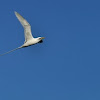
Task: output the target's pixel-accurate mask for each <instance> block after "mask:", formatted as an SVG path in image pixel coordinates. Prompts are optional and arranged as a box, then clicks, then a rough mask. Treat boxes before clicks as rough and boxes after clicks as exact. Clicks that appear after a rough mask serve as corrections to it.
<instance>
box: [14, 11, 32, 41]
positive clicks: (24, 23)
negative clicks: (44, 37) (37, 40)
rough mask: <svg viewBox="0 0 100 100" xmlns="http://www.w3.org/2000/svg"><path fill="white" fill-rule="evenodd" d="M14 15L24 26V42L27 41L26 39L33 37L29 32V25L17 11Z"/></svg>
mask: <svg viewBox="0 0 100 100" xmlns="http://www.w3.org/2000/svg"><path fill="white" fill-rule="evenodd" d="M15 15H16V17H17V18H18V20H19V21H20V23H21V24H22V26H23V27H24V35H25V42H27V41H28V40H30V39H32V38H33V36H32V33H31V26H30V24H29V23H28V22H27V21H26V20H25V19H24V18H23V17H22V16H21V15H20V14H19V13H17V12H15Z"/></svg>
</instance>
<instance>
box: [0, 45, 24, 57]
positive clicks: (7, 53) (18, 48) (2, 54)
mask: <svg viewBox="0 0 100 100" xmlns="http://www.w3.org/2000/svg"><path fill="white" fill-rule="evenodd" d="M22 47H23V46H20V47H18V48H16V49H13V50H10V51H8V52H6V53H3V54H1V55H0V56H3V55H5V54H8V53H10V52H13V51H15V50H17V49H21V48H22Z"/></svg>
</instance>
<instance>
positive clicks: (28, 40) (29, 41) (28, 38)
mask: <svg viewBox="0 0 100 100" xmlns="http://www.w3.org/2000/svg"><path fill="white" fill-rule="evenodd" d="M15 15H16V17H17V18H18V20H19V21H20V23H21V25H22V26H23V28H24V36H25V42H24V44H23V45H22V46H20V47H18V48H16V49H13V50H11V51H8V52H6V53H4V54H1V55H0V56H2V55H5V54H8V53H10V52H12V51H15V50H17V49H21V48H24V47H28V46H30V45H34V44H37V43H42V42H43V39H44V37H37V38H34V37H33V36H32V32H31V26H30V24H29V23H28V22H27V21H26V19H24V18H23V17H22V16H21V15H20V14H19V13H17V12H16V11H15Z"/></svg>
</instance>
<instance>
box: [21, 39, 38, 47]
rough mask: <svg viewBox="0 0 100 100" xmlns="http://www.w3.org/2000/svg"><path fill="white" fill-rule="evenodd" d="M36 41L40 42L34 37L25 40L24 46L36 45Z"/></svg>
mask: <svg viewBox="0 0 100 100" xmlns="http://www.w3.org/2000/svg"><path fill="white" fill-rule="evenodd" d="M36 43H38V41H37V40H35V39H32V40H29V41H27V42H25V43H24V45H23V46H30V45H34V44H36Z"/></svg>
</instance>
